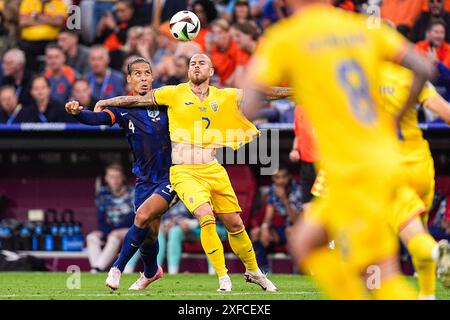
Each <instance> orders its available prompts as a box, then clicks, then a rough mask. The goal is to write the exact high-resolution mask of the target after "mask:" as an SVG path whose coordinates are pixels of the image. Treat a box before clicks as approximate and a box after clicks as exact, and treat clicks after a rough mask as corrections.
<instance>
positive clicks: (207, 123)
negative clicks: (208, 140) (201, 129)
mask: <svg viewBox="0 0 450 320" xmlns="http://www.w3.org/2000/svg"><path fill="white" fill-rule="evenodd" d="M202 121H206V127H205V129H208V128H209V126H210V125H211V120H209V118H208V117H202Z"/></svg>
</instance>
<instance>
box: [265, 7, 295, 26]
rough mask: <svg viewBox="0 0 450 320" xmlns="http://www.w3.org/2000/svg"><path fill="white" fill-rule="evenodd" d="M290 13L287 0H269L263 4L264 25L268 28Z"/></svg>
mask: <svg viewBox="0 0 450 320" xmlns="http://www.w3.org/2000/svg"><path fill="white" fill-rule="evenodd" d="M288 15H289V11H288V7H287V6H286V2H285V0H267V1H266V3H265V4H264V6H263V14H262V26H263V28H264V29H266V28H267V27H268V26H269V25H271V24H272V23H275V22H277V21H279V20H281V19H283V18H286V17H287V16H288Z"/></svg>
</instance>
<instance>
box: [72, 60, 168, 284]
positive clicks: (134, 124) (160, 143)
mask: <svg viewBox="0 0 450 320" xmlns="http://www.w3.org/2000/svg"><path fill="white" fill-rule="evenodd" d="M152 81H153V78H152V70H151V66H150V63H149V62H148V61H147V60H145V59H143V58H136V59H133V60H132V61H130V63H129V64H128V76H127V82H128V83H129V84H130V87H131V88H132V90H133V94H134V95H146V94H147V93H148V92H149V91H150V90H151V89H152ZM83 109H84V107H83V106H80V105H79V103H78V102H77V101H70V102H68V103H67V104H66V111H67V112H68V113H70V114H72V115H74V116H75V118H77V119H78V121H80V122H81V123H84V124H89V125H113V124H115V123H117V124H119V126H120V127H121V128H122V129H123V130H124V131H125V134H126V138H127V140H128V144H129V145H130V147H131V150H132V152H133V155H134V165H133V173H134V175H135V176H136V191H135V210H136V217H135V220H134V224H133V226H132V227H131V228H130V229H129V230H128V232H127V234H126V236H125V239H124V242H123V245H122V250H121V252H120V256H119V258H118V259H117V261H115V262H114V264H113V266H112V267H111V270H110V271H109V273H108V278H107V279H106V285H107V286H108V287H110V288H111V289H113V290H115V289H117V288H118V287H119V283H120V277H121V274H122V272H123V270H124V268H125V265H126V264H127V262H128V261H129V260H130V259H131V257H132V256H133V255H134V254H135V253H136V251H137V250H138V249H139V250H140V254H141V257H142V261H143V262H144V273H143V274H141V277H140V278H139V279H138V280H137V281H136V282H135V283H134V284H133V285H132V286H131V287H130V288H129V289H130V290H142V289H145V288H146V287H147V286H148V285H149V284H150V283H151V282H153V281H155V280H157V279H159V278H161V277H162V275H163V271H162V268H161V267H160V266H158V264H157V262H156V261H157V260H156V256H157V254H158V250H159V244H158V241H157V237H158V231H159V223H160V219H161V216H162V214H163V213H164V212H165V211H166V210H167V209H168V208H169V204H170V202H171V201H172V200H173V198H174V196H175V192H174V191H173V190H172V186H171V185H170V181H169V168H170V165H171V143H170V138H169V128H168V118H167V108H165V107H157V106H151V107H150V106H149V107H148V108H138V109H122V108H106V109H104V110H103V112H92V111H88V110H83ZM146 238H147V240H146ZM144 240H145V241H144Z"/></svg>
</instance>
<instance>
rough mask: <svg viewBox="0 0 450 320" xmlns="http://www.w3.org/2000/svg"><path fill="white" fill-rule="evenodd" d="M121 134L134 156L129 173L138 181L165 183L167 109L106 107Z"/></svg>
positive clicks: (169, 149)
mask: <svg viewBox="0 0 450 320" xmlns="http://www.w3.org/2000/svg"><path fill="white" fill-rule="evenodd" d="M107 109H108V110H109V111H111V112H112V113H113V114H114V116H115V119H112V123H113V124H114V123H117V124H118V125H119V126H120V127H121V128H122V129H123V130H124V132H125V134H126V138H127V140H128V144H129V145H130V147H131V150H132V152H133V155H134V164H133V173H134V175H135V176H136V178H137V181H136V182H137V183H139V182H150V183H158V182H161V181H162V180H169V168H170V165H171V152H172V146H171V142H170V136H169V121H168V117H167V107H164V106H162V107H161V106H159V107H156V106H155V107H151V108H130V109H124V108H107Z"/></svg>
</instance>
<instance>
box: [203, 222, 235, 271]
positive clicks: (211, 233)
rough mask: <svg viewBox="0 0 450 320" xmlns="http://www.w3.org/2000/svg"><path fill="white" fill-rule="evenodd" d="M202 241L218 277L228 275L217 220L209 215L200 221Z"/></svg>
mask: <svg viewBox="0 0 450 320" xmlns="http://www.w3.org/2000/svg"><path fill="white" fill-rule="evenodd" d="M200 241H201V243H202V247H203V250H204V251H205V254H206V256H207V257H208V259H209V261H210V262H211V264H212V266H213V267H214V270H216V273H217V275H218V277H219V278H221V277H223V276H225V275H227V273H228V269H227V267H226V266H225V255H224V252H223V245H222V241H220V238H219V236H218V235H217V231H216V219H215V218H214V217H213V216H209V215H208V216H205V217H203V218H202V219H201V220H200Z"/></svg>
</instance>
